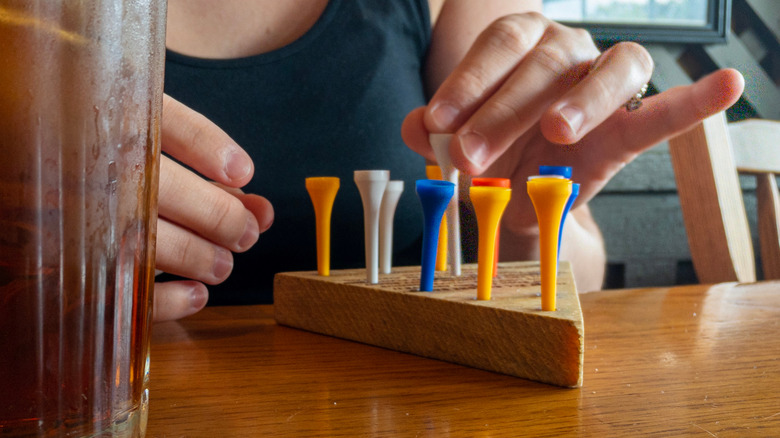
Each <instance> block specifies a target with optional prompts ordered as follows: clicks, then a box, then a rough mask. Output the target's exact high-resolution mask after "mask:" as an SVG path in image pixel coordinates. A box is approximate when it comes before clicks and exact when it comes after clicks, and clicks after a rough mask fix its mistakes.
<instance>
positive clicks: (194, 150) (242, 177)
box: [162, 95, 254, 187]
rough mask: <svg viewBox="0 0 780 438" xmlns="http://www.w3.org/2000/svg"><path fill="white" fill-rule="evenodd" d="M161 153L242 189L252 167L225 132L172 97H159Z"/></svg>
mask: <svg viewBox="0 0 780 438" xmlns="http://www.w3.org/2000/svg"><path fill="white" fill-rule="evenodd" d="M162 147H163V151H165V152H166V153H168V154H170V155H171V156H173V157H175V158H176V159H177V160H179V161H181V162H183V163H185V164H186V165H187V166H189V167H191V168H193V169H195V170H197V171H198V172H200V173H201V174H203V175H205V176H206V177H208V178H211V179H213V180H215V181H219V182H221V183H223V184H227V185H229V186H233V187H242V186H244V185H245V184H246V183H248V182H249V180H250V179H252V174H253V173H254V164H253V163H252V159H251V158H250V157H249V154H247V153H246V152H245V151H244V150H243V149H241V147H239V146H238V145H237V144H236V143H235V142H234V141H233V140H232V139H231V138H230V136H229V135H227V133H225V131H223V130H221V129H220V128H219V127H217V126H216V125H215V124H214V123H212V122H211V121H210V120H209V119H207V118H206V117H204V116H203V115H202V114H200V113H198V112H196V111H194V110H192V109H190V108H188V107H187V106H185V105H183V104H182V103H180V102H178V101H176V100H175V99H173V98H172V97H170V96H168V95H165V96H164V98H163V122H162Z"/></svg>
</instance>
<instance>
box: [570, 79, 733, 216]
mask: <svg viewBox="0 0 780 438" xmlns="http://www.w3.org/2000/svg"><path fill="white" fill-rule="evenodd" d="M743 88H744V79H743V77H742V75H741V74H740V73H739V72H738V71H736V70H733V69H724V70H719V71H716V72H714V73H712V74H710V75H708V76H705V77H704V78H702V79H700V80H699V81H697V82H696V83H694V84H692V85H688V86H682V87H675V88H672V89H670V90H667V91H665V92H663V93H661V94H658V95H655V96H652V97H650V98H647V99H644V100H643V103H642V107H641V108H639V109H638V110H635V111H631V112H626V111H617V112H615V113H614V114H613V115H612V116H611V117H610V118H609V119H607V120H606V121H605V122H604V123H602V124H601V125H599V126H598V127H597V128H596V129H594V130H593V131H591V132H590V133H589V134H588V135H587V136H586V137H585V138H584V139H583V140H581V141H580V142H578V143H577V144H576V145H575V147H574V148H573V149H572V150H571V151H570V152H566V153H563V155H564V156H566V155H568V156H578V157H580V159H590V160H591V161H592V162H591V163H590V165H584V166H579V167H578V169H579V170H578V174H577V175H578V179H581V180H583V181H588V182H589V183H588V184H584V185H583V186H582V188H581V190H580V195H579V197H578V198H577V200H578V202H580V200H582V202H585V201H587V200H588V199H590V198H591V197H593V196H595V195H596V193H598V191H600V190H601V189H602V188H603V187H604V185H606V183H607V182H608V181H609V180H610V179H611V178H612V176H614V175H615V174H616V173H617V172H618V171H620V169H622V168H623V167H624V166H625V165H626V164H628V163H630V162H631V161H632V160H633V159H634V158H636V156H637V155H639V154H640V153H642V152H644V151H645V150H647V149H649V148H651V147H653V146H654V145H656V144H658V143H659V142H661V141H664V140H666V139H668V138H670V137H672V136H674V135H676V134H680V133H682V132H684V131H686V130H687V129H689V128H690V127H691V126H693V125H694V124H695V123H697V122H699V121H701V120H703V119H705V118H707V117H709V116H711V115H713V114H716V113H718V112H720V111H724V110H726V109H728V108H729V107H730V106H731V105H733V104H734V103H735V102H736V101H737V100H738V99H739V96H740V95H741V94H742V90H743Z"/></svg>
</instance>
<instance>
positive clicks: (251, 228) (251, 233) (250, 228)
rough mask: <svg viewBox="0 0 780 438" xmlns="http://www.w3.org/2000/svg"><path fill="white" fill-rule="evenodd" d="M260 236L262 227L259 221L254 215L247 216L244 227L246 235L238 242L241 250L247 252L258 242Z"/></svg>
mask: <svg viewBox="0 0 780 438" xmlns="http://www.w3.org/2000/svg"><path fill="white" fill-rule="evenodd" d="M259 236H260V226H259V225H258V224H257V220H255V217H254V216H253V215H252V214H249V215H247V218H246V226H245V227H244V235H243V236H241V239H240V240H239V241H238V248H239V250H242V251H243V250H245V249H247V248H249V247H250V246H252V245H254V244H255V242H257V239H258V237H259Z"/></svg>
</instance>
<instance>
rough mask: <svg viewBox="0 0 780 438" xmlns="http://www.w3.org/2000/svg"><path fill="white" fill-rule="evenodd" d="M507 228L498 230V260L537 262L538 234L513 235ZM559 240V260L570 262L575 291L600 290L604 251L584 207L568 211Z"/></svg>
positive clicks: (586, 207) (590, 217)
mask: <svg viewBox="0 0 780 438" xmlns="http://www.w3.org/2000/svg"><path fill="white" fill-rule="evenodd" d="M508 228H509V227H502V230H501V245H500V251H501V256H500V259H501V260H502V261H510V260H538V259H539V234H538V230H536V229H534V230H530V231H529V232H528V233H524V234H517V233H513V232H511V231H509V230H508ZM505 229H506V230H505ZM562 240H563V241H562V242H561V254H560V260H567V261H569V262H571V265H572V270H573V271H574V278H575V281H576V282H577V289H578V290H579V291H580V292H590V291H594V290H599V289H601V287H602V282H603V281H604V272H605V267H606V250H605V248H604V240H603V238H602V236H601V231H600V230H599V227H598V225H597V224H596V222H595V221H594V220H593V216H592V215H591V213H590V209H589V208H588V206H587V205H582V206H579V207H577V208H576V209H574V210H572V211H571V213H570V214H569V217H568V218H567V219H566V224H565V226H564V229H563V238H562Z"/></svg>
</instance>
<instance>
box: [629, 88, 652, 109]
mask: <svg viewBox="0 0 780 438" xmlns="http://www.w3.org/2000/svg"><path fill="white" fill-rule="evenodd" d="M647 87H648V84H644V85H642V88H640V89H639V91H638V92H637V93H636V94H634V95H633V96H631V99H628V101H627V102H626V103H625V104H623V106H624V107H625V108H626V111H628V112H631V111H634V110H637V109H639V108H640V107H641V106H642V97H644V95H645V93H647Z"/></svg>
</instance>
